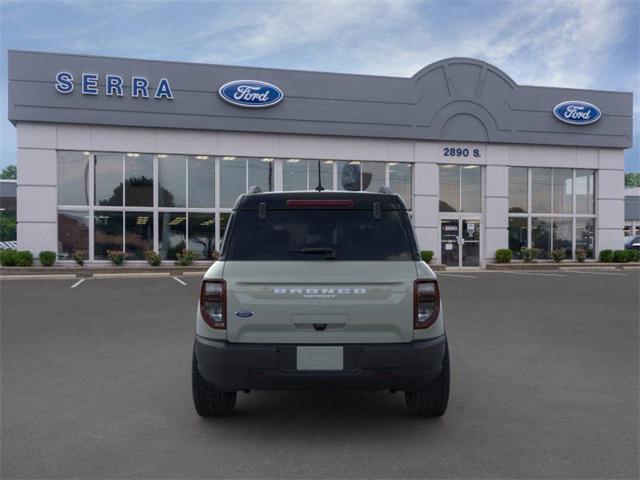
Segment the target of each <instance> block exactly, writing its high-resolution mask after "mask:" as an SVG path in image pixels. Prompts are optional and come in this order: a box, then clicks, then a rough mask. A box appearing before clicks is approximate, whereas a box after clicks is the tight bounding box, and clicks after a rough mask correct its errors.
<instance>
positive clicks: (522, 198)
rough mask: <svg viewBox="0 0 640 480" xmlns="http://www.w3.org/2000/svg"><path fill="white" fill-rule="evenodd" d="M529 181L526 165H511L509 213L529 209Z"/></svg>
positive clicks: (523, 211)
mask: <svg viewBox="0 0 640 480" xmlns="http://www.w3.org/2000/svg"><path fill="white" fill-rule="evenodd" d="M528 195H529V181H528V175H527V168H526V167H509V213H527V212H528V211H529V199H528Z"/></svg>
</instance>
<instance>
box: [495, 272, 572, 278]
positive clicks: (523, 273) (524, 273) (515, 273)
mask: <svg viewBox="0 0 640 480" xmlns="http://www.w3.org/2000/svg"><path fill="white" fill-rule="evenodd" d="M501 273H509V274H511V275H537V276H539V277H566V275H564V274H562V273H538V272H504V271H503V272H501Z"/></svg>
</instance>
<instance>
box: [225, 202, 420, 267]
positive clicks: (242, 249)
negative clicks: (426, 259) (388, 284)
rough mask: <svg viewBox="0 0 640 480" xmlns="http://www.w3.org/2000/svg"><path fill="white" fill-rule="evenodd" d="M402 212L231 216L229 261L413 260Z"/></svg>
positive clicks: (283, 212)
mask: <svg viewBox="0 0 640 480" xmlns="http://www.w3.org/2000/svg"><path fill="white" fill-rule="evenodd" d="M410 229H411V226H410V224H409V218H408V216H407V214H406V212H404V211H398V210H389V211H382V215H381V218H380V219H379V220H376V219H374V216H373V212H372V210H305V209H300V210H299V209H295V210H269V211H268V213H267V218H266V219H264V220H260V219H259V218H258V212H257V211H255V210H254V211H250V210H240V211H236V212H234V214H233V221H232V223H231V225H230V231H229V232H228V233H227V238H225V243H224V249H223V256H224V259H225V260H318V261H326V260H378V261H379V260H389V261H391V260H413V259H414V258H415V250H416V249H415V247H414V246H413V242H412V241H411V239H410V237H409V232H410V231H411V230H410Z"/></svg>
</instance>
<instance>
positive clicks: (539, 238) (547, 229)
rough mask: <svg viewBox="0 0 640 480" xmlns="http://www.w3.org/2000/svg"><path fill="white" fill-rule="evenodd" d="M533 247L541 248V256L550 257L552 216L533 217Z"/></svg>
mask: <svg viewBox="0 0 640 480" xmlns="http://www.w3.org/2000/svg"><path fill="white" fill-rule="evenodd" d="M531 247H532V248H538V249H539V250H540V258H549V256H550V252H551V218H545V217H533V218H532V219H531Z"/></svg>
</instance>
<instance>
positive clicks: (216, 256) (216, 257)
mask: <svg viewBox="0 0 640 480" xmlns="http://www.w3.org/2000/svg"><path fill="white" fill-rule="evenodd" d="M211 260H213V261H214V262H217V261H218V260H220V252H218V251H217V250H214V251H213V252H211Z"/></svg>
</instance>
